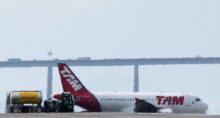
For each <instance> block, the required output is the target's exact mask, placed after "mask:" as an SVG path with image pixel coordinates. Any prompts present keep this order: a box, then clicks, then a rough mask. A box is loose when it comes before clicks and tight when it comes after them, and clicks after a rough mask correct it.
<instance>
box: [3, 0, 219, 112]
mask: <svg viewBox="0 0 220 118" xmlns="http://www.w3.org/2000/svg"><path fill="white" fill-rule="evenodd" d="M219 5H220V1H219V0H0V41H1V43H0V54H1V55H0V60H1V61H5V60H7V59H8V58H21V59H23V60H33V59H38V60H45V59H49V57H48V55H47V52H48V51H49V50H52V52H53V56H52V57H51V58H59V59H70V58H71V59H72V58H76V57H83V56H86V57H91V58H93V59H102V58H143V57H146V58H154V57H195V56H198V55H200V56H204V57H207V56H220V46H219V44H220V40H219V39H220V22H219V21H220V14H219V11H220V7H219ZM71 68H72V69H73V70H74V71H75V72H76V74H77V75H78V76H79V78H80V79H81V80H82V81H83V83H85V85H86V86H87V87H88V88H89V89H90V90H91V91H132V88H133V67H71ZM219 72H220V66H219V65H196V66H193V65H185V66H184V65H181V66H179V65H175V66H141V67H140V79H141V80H140V86H141V87H140V90H141V91H146V92H154V91H155V92H159V91H166V92H187V93H192V94H193V95H197V96H199V97H201V98H202V99H203V100H204V101H205V102H207V103H208V104H209V107H210V109H209V113H210V114H220V110H219V109H220V103H219V99H220V94H219V92H218V90H220V87H219V84H220V79H219V78H220V74H219ZM53 73H54V74H53V76H54V83H53V89H54V93H56V92H61V91H62V89H61V85H60V80H59V75H58V72H57V68H54V72H53ZM0 77H1V78H2V82H1V83H0V86H1V89H2V92H1V93H0V104H1V106H0V111H1V112H3V111H4V104H5V103H4V102H5V95H6V92H7V91H9V90H18V89H22V90H29V89H38V90H42V91H43V92H44V95H45V96H46V94H45V92H46V77H47V69H46V68H22V69H20V68H4V69H0ZM106 81H108V84H107V85H106V84H105V83H106ZM45 96H44V97H45Z"/></svg>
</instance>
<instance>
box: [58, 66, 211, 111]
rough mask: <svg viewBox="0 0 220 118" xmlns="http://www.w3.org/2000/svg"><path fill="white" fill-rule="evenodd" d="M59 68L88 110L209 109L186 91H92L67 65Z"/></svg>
mask: <svg viewBox="0 0 220 118" xmlns="http://www.w3.org/2000/svg"><path fill="white" fill-rule="evenodd" d="M58 69H59V74H60V77H61V83H62V87H63V91H64V92H70V93H71V94H72V95H73V96H74V98H76V99H75V105H77V106H80V107H82V108H84V109H85V110H86V112H136V113H138V112H141V113H143V112H146V113H164V112H165V113H167V112H168V113H186V114H206V111H207V109H208V105H207V104H206V103H205V102H203V101H202V100H201V99H200V98H199V97H196V96H193V95H190V94H184V93H146V92H90V91H89V90H88V89H87V88H86V87H85V86H84V85H83V84H82V82H81V81H80V80H79V79H78V77H77V76H76V75H75V74H74V73H73V71H72V70H71V69H70V68H69V67H68V66H67V65H66V64H64V63H59V64H58ZM60 97H61V94H56V95H54V98H56V99H58V100H59V99H60Z"/></svg>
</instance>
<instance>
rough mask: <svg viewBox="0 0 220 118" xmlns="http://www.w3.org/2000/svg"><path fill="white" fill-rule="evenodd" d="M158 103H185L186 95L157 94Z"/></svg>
mask: <svg viewBox="0 0 220 118" xmlns="http://www.w3.org/2000/svg"><path fill="white" fill-rule="evenodd" d="M156 98H157V100H158V101H157V104H158V105H183V102H184V96H156Z"/></svg>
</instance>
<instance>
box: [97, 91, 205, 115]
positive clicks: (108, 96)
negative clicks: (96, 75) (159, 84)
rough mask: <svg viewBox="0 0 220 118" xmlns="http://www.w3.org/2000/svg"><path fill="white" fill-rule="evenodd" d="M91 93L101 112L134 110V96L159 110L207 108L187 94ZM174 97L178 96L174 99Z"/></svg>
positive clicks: (179, 111)
mask: <svg viewBox="0 0 220 118" xmlns="http://www.w3.org/2000/svg"><path fill="white" fill-rule="evenodd" d="M93 94H94V95H95V97H96V98H97V100H98V101H99V103H100V106H101V109H102V111H103V112H134V107H135V98H138V99H141V100H144V101H145V102H148V103H150V104H152V105H154V106H156V107H158V108H160V109H161V110H165V109H167V110H168V111H169V110H170V111H171V112H172V113H206V110H207V109H208V106H207V104H206V103H204V102H202V101H201V100H200V99H199V98H197V97H195V96H192V95H188V94H179V93H142V92H138V93H134V92H123V93H122V92H112V93H105V92H94V93H93ZM158 96H159V97H158ZM175 97H176V98H178V99H176V101H175V100H174V98H175ZM180 97H182V98H183V99H180ZM197 99H199V100H197ZM177 100H178V101H177ZM181 100H182V101H181ZM161 112H167V111H166V110H165V111H161Z"/></svg>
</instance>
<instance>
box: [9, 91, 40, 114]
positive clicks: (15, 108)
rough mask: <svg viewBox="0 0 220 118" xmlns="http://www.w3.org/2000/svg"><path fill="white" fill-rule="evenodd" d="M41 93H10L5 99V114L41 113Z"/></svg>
mask: <svg viewBox="0 0 220 118" xmlns="http://www.w3.org/2000/svg"><path fill="white" fill-rule="evenodd" d="M41 102H42V92H41V91H11V92H9V93H7V97H6V108H5V112H6V113H28V112H41V111H42V106H41Z"/></svg>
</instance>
